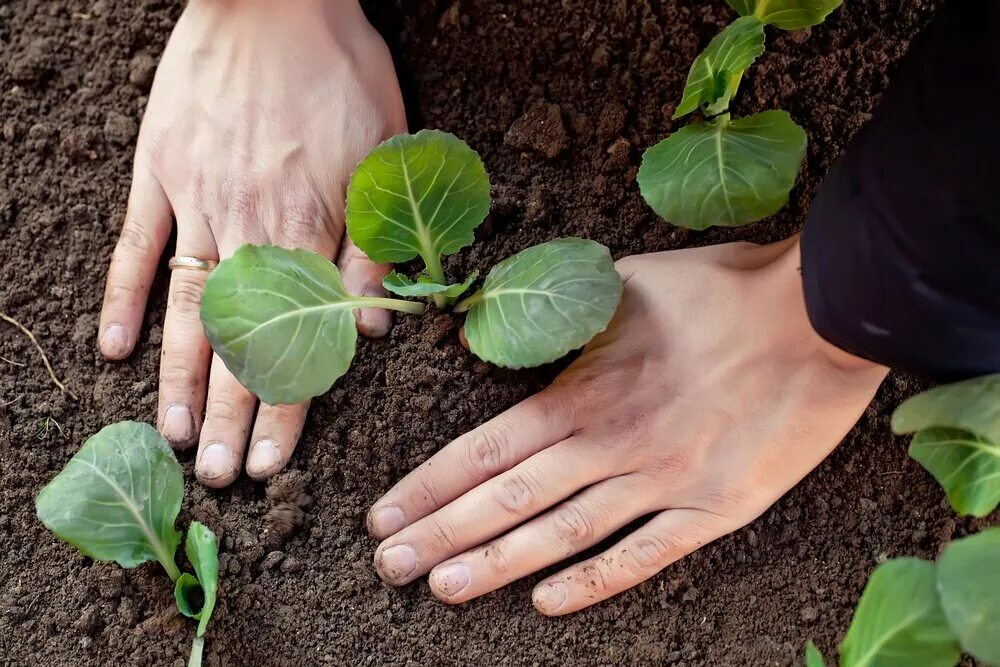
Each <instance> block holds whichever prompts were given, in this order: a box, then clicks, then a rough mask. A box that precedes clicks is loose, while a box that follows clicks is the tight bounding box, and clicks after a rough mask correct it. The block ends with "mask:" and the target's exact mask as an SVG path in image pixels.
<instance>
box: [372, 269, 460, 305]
mask: <svg viewBox="0 0 1000 667" xmlns="http://www.w3.org/2000/svg"><path fill="white" fill-rule="evenodd" d="M478 277H479V272H478V271H473V272H472V273H471V274H469V277H468V278H466V279H465V280H464V281H462V282H460V283H457V284H455V285H441V284H440V283H437V282H434V280H433V279H432V278H430V277H429V276H427V275H420V276H418V277H417V281H416V282H414V281H412V280H410V279H409V278H408V277H407V276H404V275H402V274H401V273H396V272H395V271H393V272H392V273H390V274H389V275H388V276H386V277H385V280H383V281H382V286H383V287H385V288H386V289H387V290H389V291H390V292H392V293H393V294H398V295H399V296H409V297H426V296H432V295H434V294H438V295H441V296H443V297H446V298H448V299H457V298H458V297H460V296H462V295H463V294H465V292H466V291H467V290H468V289H469V287H470V286H471V285H472V283H473V282H475V280H476V278H478Z"/></svg>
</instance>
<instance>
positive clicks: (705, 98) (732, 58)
mask: <svg viewBox="0 0 1000 667" xmlns="http://www.w3.org/2000/svg"><path fill="white" fill-rule="evenodd" d="M762 53H764V24H763V23H761V22H760V21H758V20H757V19H756V18H755V17H753V16H744V17H743V18H739V19H736V20H735V21H734V22H733V23H731V24H729V25H728V26H726V28H725V29H724V30H723V31H722V32H720V33H719V34H718V35H716V36H715V37H714V38H713V39H712V41H711V42H709V43H708V46H707V47H706V48H705V50H704V51H702V52H701V53H700V54H699V55H698V57H697V58H695V60H694V63H692V65H691V70H690V71H689V72H688V78H687V83H686V84H684V97H683V98H682V99H681V103H680V104H679V105H677V110H676V111H675V112H674V118H680V117H681V116H686V115H687V114H689V113H691V112H692V111H694V110H696V109H698V108H699V107H702V106H710V105H711V106H712V107H713V109H712V111H713V112H714V113H720V112H721V111H724V110H725V109H726V108H728V106H729V101H730V99H731V98H732V95H733V94H734V93H735V92H736V83H737V82H738V81H739V78H740V77H741V76H742V74H743V70H745V69H746V68H748V67H750V65H752V64H753V62H754V61H755V60H756V59H757V58H758V57H759V56H760V54H762Z"/></svg>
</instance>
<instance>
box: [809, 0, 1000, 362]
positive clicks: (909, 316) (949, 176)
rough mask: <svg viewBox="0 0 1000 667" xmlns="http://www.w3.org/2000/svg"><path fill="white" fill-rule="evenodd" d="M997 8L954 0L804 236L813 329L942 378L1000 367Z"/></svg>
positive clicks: (895, 81)
mask: <svg viewBox="0 0 1000 667" xmlns="http://www.w3.org/2000/svg"><path fill="white" fill-rule="evenodd" d="M998 91H1000V2H997V1H996V0H952V1H951V2H949V3H947V4H946V5H945V7H944V8H943V9H942V10H941V11H940V12H939V14H938V15H937V16H936V17H935V18H934V19H933V21H932V22H931V24H930V25H929V26H928V28H927V29H926V30H925V31H924V33H923V34H922V35H921V36H920V37H919V38H918V39H917V40H916V41H915V43H914V45H913V47H912V49H911V51H910V53H909V54H907V56H906V57H905V58H904V59H903V61H902V62H901V63H900V65H899V67H898V70H897V71H896V72H895V74H894V75H893V77H892V81H891V83H890V85H889V88H888V90H887V91H886V93H885V95H884V96H883V100H882V102H881V104H880V105H879V107H878V109H877V110H876V112H875V116H874V118H873V119H872V121H871V122H870V123H869V124H868V126H866V127H865V128H864V129H863V130H862V131H861V132H860V133H859V134H858V136H857V137H856V138H855V139H854V140H853V141H852V142H851V144H850V146H849V147H848V149H847V151H846V153H845V155H844V156H843V158H842V159H841V160H840V161H839V162H838V163H837V164H836V165H835V166H834V168H833V169H832V170H831V171H830V174H829V175H828V176H827V179H826V180H825V181H824V183H823V185H822V187H821V188H820V191H819V193H818V194H817V196H816V198H815V200H814V201H813V203H812V206H811V208H810V211H809V216H808V219H807V222H806V225H805V230H804V232H803V236H802V276H803V283H804V287H805V293H806V305H807V310H808V312H809V317H810V320H811V321H812V324H813V326H814V327H815V329H816V331H817V332H818V333H819V334H820V335H821V336H823V337H824V338H825V339H826V340H828V341H829V342H831V343H833V344H834V345H836V346H838V347H840V348H841V349H844V350H846V351H848V352H851V353H853V354H856V355H858V356H862V357H866V358H868V359H871V360H873V361H878V362H881V363H883V364H886V365H888V366H892V367H894V368H899V369H904V370H908V371H911V372H914V373H917V374H919V375H924V376H927V377H930V378H932V379H936V380H954V379H961V378H965V377H970V376H975V375H983V374H986V373H991V372H998V371H1000V122H998V121H1000V116H998V114H1000V109H998V108H997V102H998V101H1000V92H998Z"/></svg>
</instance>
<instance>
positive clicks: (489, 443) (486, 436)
mask: <svg viewBox="0 0 1000 667" xmlns="http://www.w3.org/2000/svg"><path fill="white" fill-rule="evenodd" d="M509 433H510V430H509V429H508V428H507V427H506V426H496V425H493V426H491V425H485V426H483V427H482V428H479V429H476V430H475V431H473V432H472V433H471V434H470V435H471V440H470V441H469V445H468V448H467V449H466V458H467V461H466V463H467V465H468V468H469V470H468V472H469V473H471V474H472V475H474V476H475V477H476V478H478V479H483V478H486V477H490V476H491V475H494V474H496V473H497V472H499V471H501V470H504V469H505V467H506V465H505V464H506V462H507V461H508V460H509V456H510V436H509V435H508V434H509Z"/></svg>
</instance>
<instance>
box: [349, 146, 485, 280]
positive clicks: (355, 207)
mask: <svg viewBox="0 0 1000 667" xmlns="http://www.w3.org/2000/svg"><path fill="white" fill-rule="evenodd" d="M489 210H490V181H489V177H488V176H487V174H486V168H485V167H484V166H483V162H482V160H480V159H479V155H478V154H477V153H476V152H475V151H474V150H472V149H471V148H469V147H468V146H467V145H466V144H465V142H463V141H462V140H461V139H459V138H458V137H456V136H455V135H453V134H448V133H446V132H440V131H437V130H421V131H419V132H417V133H416V134H400V135H397V136H395V137H392V138H391V139H389V140H388V141H385V142H383V143H382V144H380V145H378V146H376V147H375V148H374V149H373V150H372V152H371V153H369V154H368V157H366V158H365V159H364V161H362V163H361V164H360V165H358V168H357V170H356V171H355V172H354V175H353V176H352V177H351V183H350V186H349V187H348V190H347V231H348V233H349V234H350V236H351V239H352V240H353V241H354V243H356V244H357V246H358V247H359V248H361V249H362V250H364V251H365V253H367V255H368V256H369V257H370V258H371V259H373V260H375V261H376V262H405V261H408V260H410V259H413V258H414V257H417V256H418V255H419V256H421V257H423V259H424V262H425V263H426V264H427V265H428V266H433V265H435V264H436V263H437V262H438V261H439V260H438V257H439V256H440V255H448V254H451V253H453V252H456V251H458V250H459V249H461V248H463V247H465V246H467V245H469V244H470V243H472V241H473V240H474V234H473V232H474V230H475V228H476V227H477V226H479V224H480V223H481V222H482V221H483V219H484V218H485V217H486V214H487V213H489Z"/></svg>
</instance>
